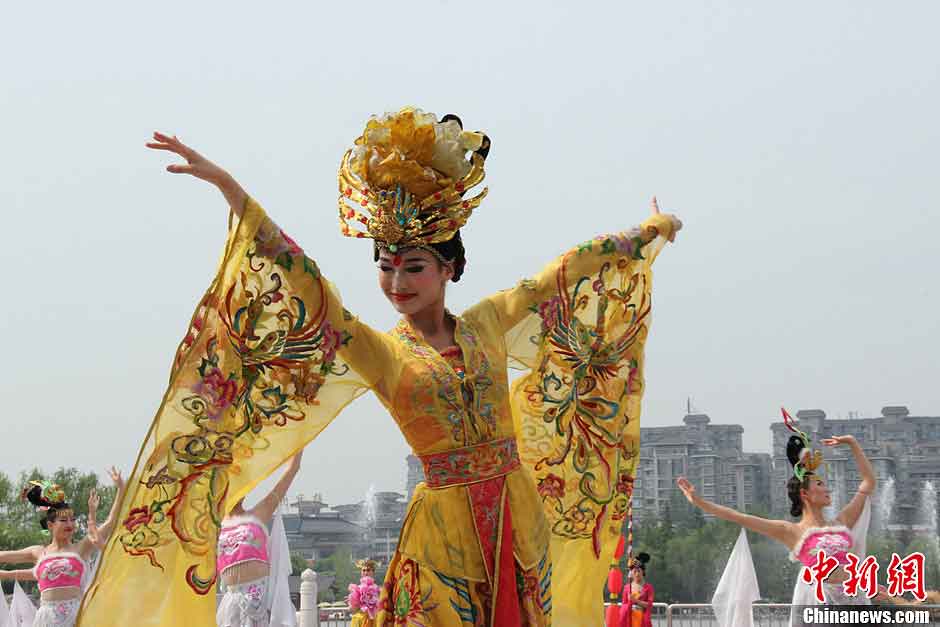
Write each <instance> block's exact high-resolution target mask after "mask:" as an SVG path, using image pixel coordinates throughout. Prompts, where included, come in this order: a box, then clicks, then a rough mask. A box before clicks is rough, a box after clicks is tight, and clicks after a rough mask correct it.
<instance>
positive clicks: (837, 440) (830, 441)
mask: <svg viewBox="0 0 940 627" xmlns="http://www.w3.org/2000/svg"><path fill="white" fill-rule="evenodd" d="M855 442H856V440H855V436H854V435H834V436H832V437H831V438H823V440H822V443H823V444H824V445H825V446H839V445H840V444H850V445H851V444H855Z"/></svg>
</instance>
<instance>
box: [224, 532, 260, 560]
mask: <svg viewBox="0 0 940 627" xmlns="http://www.w3.org/2000/svg"><path fill="white" fill-rule="evenodd" d="M244 544H247V545H249V546H251V547H253V548H256V549H261V548H263V547H262V545H261V543H260V542H258V540H257V539H256V538H255V534H254V532H253V531H252V530H251V529H250V528H249V527H247V526H246V525H239V526H237V527H232V528H230V529H223V530H222V533H220V534H219V553H221V554H222V555H232V554H233V553H235V552H236V551H237V550H238V549H240V548H241V547H242V545H244Z"/></svg>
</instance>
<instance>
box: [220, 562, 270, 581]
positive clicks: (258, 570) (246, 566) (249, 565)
mask: <svg viewBox="0 0 940 627" xmlns="http://www.w3.org/2000/svg"><path fill="white" fill-rule="evenodd" d="M270 574H271V566H270V565H269V564H268V563H266V562H262V561H260V560H252V561H250V562H242V563H241V564H236V565H234V566H232V567H231V568H227V569H225V572H223V573H222V583H224V584H225V585H226V586H237V585H240V584H243V583H248V582H250V581H257V580H258V579H264V578H265V577H267V576H268V575H270Z"/></svg>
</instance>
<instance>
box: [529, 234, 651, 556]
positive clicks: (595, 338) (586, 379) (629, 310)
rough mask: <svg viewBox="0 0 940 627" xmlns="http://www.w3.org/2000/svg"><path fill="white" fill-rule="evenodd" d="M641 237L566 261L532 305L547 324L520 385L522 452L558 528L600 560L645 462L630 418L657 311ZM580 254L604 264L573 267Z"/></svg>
mask: <svg viewBox="0 0 940 627" xmlns="http://www.w3.org/2000/svg"><path fill="white" fill-rule="evenodd" d="M640 235H641V233H640V230H639V229H634V230H631V231H627V232H625V233H623V234H618V235H609V236H602V237H598V238H596V239H594V240H590V241H587V242H585V243H584V244H582V245H581V246H579V247H577V248H576V249H575V250H574V251H573V252H571V253H569V255H568V256H566V257H565V258H564V259H563V260H562V263H561V265H560V267H559V269H558V270H557V273H556V275H555V276H554V277H553V278H554V282H555V284H556V285H557V286H558V289H557V291H556V292H555V293H553V294H551V295H549V296H546V297H543V299H542V300H540V301H539V302H536V303H533V304H532V305H531V306H530V310H531V311H532V312H533V313H534V314H535V315H537V316H538V318H539V319H540V320H541V332H540V334H539V335H538V336H536V337H533V338H532V341H533V342H534V343H535V344H536V345H537V347H538V355H537V357H536V359H535V362H534V363H535V367H534V368H533V369H532V371H531V372H530V373H529V374H528V375H527V377H526V378H525V379H524V380H522V381H520V382H518V383H517V386H518V389H519V390H520V391H522V393H523V394H521V395H520V396H519V397H517V398H518V399H519V400H521V401H522V402H521V403H520V405H521V407H520V411H521V414H522V425H523V426H522V428H521V431H520V447H521V453H522V456H523V458H524V459H525V460H526V461H527V463H528V464H530V466H531V467H532V468H533V469H534V470H535V474H536V479H537V481H538V492H539V495H540V496H541V497H542V501H543V504H544V506H545V511H546V513H547V514H548V516H549V520H550V521H551V523H552V532H553V533H554V534H555V535H559V536H562V537H565V538H572V539H575V538H589V539H591V541H592V545H593V547H594V554H595V556H599V555H600V550H601V549H600V547H601V544H602V536H603V537H605V538H606V537H607V536H608V535H610V534H614V535H616V534H618V533H619V531H618V529H619V524H620V523H621V522H622V519H623V517H624V516H625V514H626V510H627V501H628V495H629V492H630V490H631V488H632V485H631V480H630V477H631V475H632V471H633V470H634V466H635V464H636V460H637V459H638V448H639V446H638V438H639V429H638V428H636V427H633V426H632V425H631V423H633V424H636V421H635V412H637V411H638V410H639V403H638V402H636V400H631V399H638V398H639V394H640V393H641V392H642V382H641V379H640V359H639V358H640V357H641V356H642V348H643V343H644V341H645V338H646V333H647V328H648V318H649V313H650V301H649V275H648V272H647V270H646V266H645V265H643V264H636V263H635V262H634V261H635V260H637V259H642V258H643V257H642V255H641V253H642V249H643V239H642V238H641V237H640ZM583 255H594V256H597V257H600V258H599V259H598V260H597V268H598V269H597V270H594V269H593V268H591V270H590V272H585V273H577V272H575V270H574V269H575V268H577V267H580V266H578V263H580V262H578V261H577V259H578V258H579V257H581V256H583ZM590 265H591V263H589V264H588V266H590ZM542 281H544V282H548V281H551V279H547V278H543V279H542ZM628 426H629V427H628ZM548 442H551V445H550V446H548V445H547V443H548ZM608 523H609V524H608Z"/></svg>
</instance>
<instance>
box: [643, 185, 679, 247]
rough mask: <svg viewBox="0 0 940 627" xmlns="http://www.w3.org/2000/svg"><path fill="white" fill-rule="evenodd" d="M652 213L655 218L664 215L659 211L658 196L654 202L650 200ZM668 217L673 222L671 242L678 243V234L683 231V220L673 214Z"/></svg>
mask: <svg viewBox="0 0 940 627" xmlns="http://www.w3.org/2000/svg"><path fill="white" fill-rule="evenodd" d="M650 212H651V213H652V214H653V215H654V216H658V215H660V214H661V213H662V212H661V211H660V210H659V202H658V201H657V200H656V196H653V198H652V200H650ZM668 217H669V219H670V220H672V233H670V234H669V241H670V242H674V241H676V233H678V232H679V231H680V230H682V220H680V219H679V218H677V217H676V216H674V215H672V214H668Z"/></svg>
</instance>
